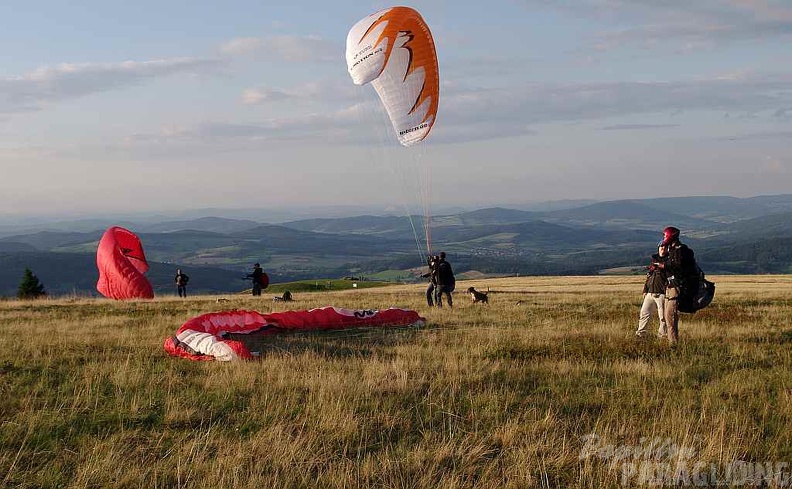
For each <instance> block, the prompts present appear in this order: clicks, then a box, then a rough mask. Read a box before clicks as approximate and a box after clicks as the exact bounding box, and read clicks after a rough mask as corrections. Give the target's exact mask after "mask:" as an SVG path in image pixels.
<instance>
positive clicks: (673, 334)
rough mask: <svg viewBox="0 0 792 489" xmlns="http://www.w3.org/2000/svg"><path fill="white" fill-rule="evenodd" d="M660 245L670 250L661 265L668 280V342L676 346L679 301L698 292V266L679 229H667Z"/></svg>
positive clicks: (666, 311) (666, 314) (671, 227)
mask: <svg viewBox="0 0 792 489" xmlns="http://www.w3.org/2000/svg"><path fill="white" fill-rule="evenodd" d="M660 244H661V245H663V246H665V247H666V249H667V250H668V258H667V259H666V261H665V262H663V263H660V265H659V266H660V268H662V269H663V270H664V271H665V274H666V278H667V283H666V293H665V307H664V313H663V314H664V316H665V320H666V329H667V330H668V342H669V343H670V344H671V345H672V346H675V345H676V344H677V341H678V340H679V309H678V308H679V299H680V297H682V296H687V295H690V294H693V293H695V291H696V290H698V285H699V284H698V272H697V269H698V266H697V265H696V258H695V256H694V254H693V250H691V249H690V248H688V247H687V245H684V244H682V243H681V242H680V241H679V229H677V228H675V227H673V226H669V227H667V228H665V229H664V230H663V239H662V240H661V241H660Z"/></svg>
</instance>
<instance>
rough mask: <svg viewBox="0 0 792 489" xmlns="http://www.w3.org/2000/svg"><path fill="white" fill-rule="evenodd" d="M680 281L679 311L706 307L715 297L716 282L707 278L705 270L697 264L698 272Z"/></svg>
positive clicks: (689, 311)
mask: <svg viewBox="0 0 792 489" xmlns="http://www.w3.org/2000/svg"><path fill="white" fill-rule="evenodd" d="M678 283H679V303H678V305H677V308H678V310H679V312H687V313H691V314H692V313H694V312H696V311H698V310H699V309H704V308H705V307H707V306H708V305H710V303H711V302H712V299H713V298H714V297H715V284H714V283H713V282H710V281H709V280H707V278H706V277H705V276H704V271H703V270H702V269H701V268H700V267H699V266H698V265H696V274H695V275H692V276H688V277H686V278H684V279H683V280H680V281H678Z"/></svg>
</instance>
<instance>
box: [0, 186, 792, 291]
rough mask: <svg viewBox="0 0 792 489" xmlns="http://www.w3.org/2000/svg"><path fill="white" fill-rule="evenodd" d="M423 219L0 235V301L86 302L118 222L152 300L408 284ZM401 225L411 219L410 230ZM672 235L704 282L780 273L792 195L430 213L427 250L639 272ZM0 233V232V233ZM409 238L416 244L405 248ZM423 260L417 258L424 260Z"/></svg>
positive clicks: (480, 262)
mask: <svg viewBox="0 0 792 489" xmlns="http://www.w3.org/2000/svg"><path fill="white" fill-rule="evenodd" d="M422 220H423V216H412V217H407V216H401V217H400V216H376V215H359V216H354V217H335V218H328V217H325V218H314V219H299V220H293V221H286V222H281V223H278V224H268V223H262V222H258V221H256V220H253V219H235V218H228V217H217V216H202V217H197V218H194V219H175V220H174V219H170V220H168V219H163V220H160V221H156V220H153V221H152V220H150V219H149V220H146V221H145V222H141V223H135V222H131V221H130V222H109V221H102V220H81V221H75V223H74V226H73V227H72V228H69V223H68V222H59V223H57V224H55V225H52V228H51V229H48V228H46V226H45V228H43V229H42V228H40V227H36V226H33V227H32V228H31V229H29V232H22V233H9V231H8V228H6V231H5V233H6V234H5V235H2V234H0V236H2V237H0V296H12V295H14V294H15V293H16V288H17V286H18V284H19V281H20V280H21V277H22V275H23V270H24V268H25V267H29V268H31V269H32V270H33V271H34V272H35V273H36V274H37V275H38V277H39V278H40V280H41V281H42V282H43V283H44V285H45V287H46V288H47V289H48V290H49V291H50V292H52V293H56V294H63V293H72V292H74V293H95V292H94V285H95V281H96V276H97V274H96V268H95V264H94V253H95V250H96V245H97V242H98V240H99V238H100V237H101V235H102V233H103V232H104V230H105V229H106V228H107V227H109V226H111V225H122V226H124V227H127V228H128V229H130V230H132V231H134V232H135V233H137V234H138V235H139V236H140V238H141V240H142V241H143V244H144V248H145V251H146V255H147V257H148V259H149V262H150V264H151V265H152V266H151V270H150V272H149V274H148V276H149V278H150V280H151V282H152V284H153V285H154V286H155V291H156V292H157V293H169V292H172V285H171V281H172V275H173V274H174V272H175V269H176V268H177V267H181V268H183V269H185V271H187V273H188V274H189V275H190V276H191V281H190V285H191V287H192V288H193V290H194V291H195V292H217V293H219V292H236V291H239V290H242V289H244V288H246V287H247V286H248V284H247V283H246V282H244V281H243V279H242V278H243V277H244V275H245V274H246V273H247V272H248V271H249V269H250V266H251V264H252V263H254V262H259V263H261V264H262V265H263V266H264V268H265V269H266V270H267V272H268V273H269V274H270V275H271V277H272V279H273V281H275V282H277V281H287V280H295V279H309V278H317V279H320V278H337V277H341V276H367V277H375V278H396V277H398V278H399V279H400V280H405V279H409V278H410V277H415V276H416V275H417V272H418V270H419V269H420V267H421V265H422V258H421V253H422V252H423V251H422V252H419V250H418V247H417V246H416V241H418V242H424V236H423V235H422V234H421V233H419V236H416V235H415V234H414V233H413V229H414V228H415V229H421V228H422V227H421V222H422ZM411 221H412V222H411ZM668 225H674V226H677V227H679V228H681V229H682V237H683V241H684V242H686V243H688V244H689V245H690V246H691V247H692V248H693V249H694V250H695V251H696V256H697V258H698V260H699V262H700V265H701V266H702V268H704V269H705V271H707V272H708V273H711V274H715V273H792V246H791V245H792V195H775V196H762V197H753V198H747V199H739V198H734V197H682V198H667V199H643V200H619V201H608V202H589V201H579V202H576V203H571V202H564V203H559V204H558V205H556V206H553V205H550V204H547V205H545V206H543V209H534V210H525V209H514V208H503V207H492V208H486V209H478V210H475V211H469V212H459V213H451V214H444V215H439V216H434V217H433V218H432V226H431V228H432V234H431V236H432V248H433V249H434V250H435V251H439V250H444V251H446V252H447V253H448V254H449V259H450V261H451V263H452V265H454V268H455V271H456V272H457V274H459V275H462V276H465V274H468V275H469V276H475V277H482V276H498V275H508V274H534V275H536V274H554V275H557V274H594V273H603V272H607V271H609V270H614V269H619V270H634V271H635V272H636V273H638V272H640V271H641V270H642V267H643V266H644V265H645V264H646V263H645V262H646V261H647V259H648V257H649V255H650V254H651V253H652V252H653V251H654V249H655V247H656V243H657V240H658V239H659V237H660V232H661V230H662V229H663V228H664V227H665V226H668ZM0 232H2V230H0ZM416 238H417V239H416ZM424 253H425V252H424Z"/></svg>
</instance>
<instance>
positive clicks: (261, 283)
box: [246, 263, 269, 296]
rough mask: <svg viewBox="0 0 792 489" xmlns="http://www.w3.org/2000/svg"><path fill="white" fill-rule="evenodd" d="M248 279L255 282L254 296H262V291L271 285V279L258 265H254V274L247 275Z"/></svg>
mask: <svg viewBox="0 0 792 489" xmlns="http://www.w3.org/2000/svg"><path fill="white" fill-rule="evenodd" d="M246 278H249V279H252V280H253V295H256V296H258V295H261V291H262V290H263V289H266V288H267V286H268V285H269V277H268V276H267V274H266V273H264V270H263V269H262V268H261V265H259V264H258V263H256V264H254V265H253V273H249V274H247V276H246Z"/></svg>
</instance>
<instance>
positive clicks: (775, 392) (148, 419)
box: [0, 276, 792, 488]
mask: <svg viewBox="0 0 792 489" xmlns="http://www.w3.org/2000/svg"><path fill="white" fill-rule="evenodd" d="M714 281H715V282H716V283H717V285H718V290H717V294H716V297H715V301H714V302H713V304H712V306H710V307H709V308H708V309H706V310H704V311H701V312H699V313H697V314H695V315H683V316H682V319H681V321H680V344H679V346H678V347H677V348H676V349H671V348H669V347H668V346H667V345H666V344H665V343H662V342H659V341H656V340H644V341H640V340H637V339H636V338H635V337H634V334H633V332H634V330H635V327H636V325H637V316H638V309H639V306H640V301H641V294H640V291H641V286H642V277H637V276H621V277H612V276H611V277H604V276H601V277H526V278H510V279H494V280H477V281H472V282H469V283H465V282H460V283H458V285H457V289H458V290H460V291H461V290H464V289H465V288H467V286H468V285H470V284H472V285H475V286H476V288H477V289H479V290H487V289H488V288H489V289H490V290H491V294H490V305H489V306H482V305H479V304H476V305H473V304H470V302H469V299H468V298H467V297H465V296H464V295H463V294H456V297H455V301H456V303H455V307H454V308H453V309H434V310H429V309H428V308H427V307H426V304H425V302H424V295H423V291H424V286H392V287H377V288H370V289H365V290H360V289H357V290H343V291H329V292H315V293H299V294H295V298H296V301H295V302H293V303H288V304H284V303H274V302H272V301H271V295H272V294H270V295H267V294H266V293H265V295H264V296H263V297H260V298H258V300H254V298H252V297H250V296H230V297H228V299H227V301H224V302H217V301H216V297H214V296H212V297H210V296H201V297H190V298H189V299H187V300H179V299H178V298H175V297H170V298H167V297H163V298H159V299H156V300H154V301H141V302H113V301H109V300H94V299H82V298H63V299H48V300H43V301H35V302H22V301H13V300H7V301H0V386H2V398H1V400H0V414H1V415H2V418H1V422H2V425H0V487H25V488H28V487H29V488H34V487H35V488H39V487H59V488H98V487H130V488H132V487H135V488H173V487H185V488H186V487H196V488H219V487H223V488H230V487H251V488H252V487H256V488H262V487H350V488H351V487H399V488H412V487H416V488H417V487H432V488H434V487H442V488H456V487H476V488H503V487H514V488H522V487H590V488H600V487H637V486H643V485H647V484H649V485H651V484H653V483H658V482H660V483H665V482H668V480H665V479H662V478H661V477H662V476H663V474H665V472H664V471H665V470H669V467H674V468H676V469H679V468H680V467H681V468H683V469H686V470H687V471H685V470H683V471H681V472H677V476H678V480H679V481H681V482H682V483H683V485H685V484H689V485H691V486H713V485H715V484H716V483H721V482H724V481H725V482H726V483H730V484H731V485H735V486H738V485H745V484H754V483H757V482H758V480H759V479H762V480H764V482H765V483H766V484H767V486H769V487H778V486H780V485H783V484H784V480H789V478H790V472H791V471H792V469H790V467H789V466H786V467H785V466H784V465H783V464H784V463H786V464H790V465H792V429H790V427H792V348H791V346H792V321H790V317H792V276H729V277H725V276H724V277H714ZM268 292H269V291H268ZM324 305H335V306H339V307H348V308H355V309H368V308H385V307H389V306H402V307H409V308H415V309H418V310H419V311H420V312H421V313H422V314H423V315H424V316H425V317H426V318H427V319H428V323H427V325H426V326H425V327H423V328H420V329H416V328H399V329H392V330H389V329H378V330H359V331H344V332H336V333H324V334H312V335H293V336H288V337H277V338H276V337H269V338H267V339H266V340H263V339H262V340H259V341H261V343H262V346H263V350H264V352H263V354H262V357H261V359H260V360H257V361H252V362H239V363H219V362H190V361H186V360H181V359H176V358H170V357H167V356H166V355H165V354H164V352H163V350H162V342H163V341H164V339H165V338H166V337H168V336H169V335H172V334H173V333H174V332H175V330H176V329H177V328H178V327H179V326H180V325H181V324H182V323H183V322H184V321H185V320H187V319H189V318H191V317H193V316H196V315H199V314H203V313H206V312H211V311H219V310H227V309H235V308H245V309H255V310H258V311H260V312H268V311H280V310H285V309H287V308H289V309H306V308H312V307H317V306H324ZM655 324H656V323H655ZM653 327H654V326H653ZM768 468H769V469H770V471H771V472H773V471H775V472H776V475H778V477H777V478H775V479H774V478H773V477H772V474H771V475H767V474H766V472H767V469H768ZM685 477H688V478H687V479H685ZM784 477H785V478H786V479H783V478H784ZM727 485H728V484H727Z"/></svg>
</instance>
